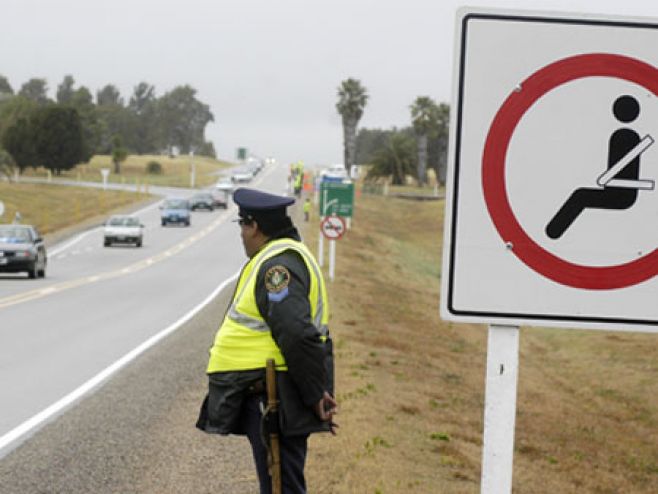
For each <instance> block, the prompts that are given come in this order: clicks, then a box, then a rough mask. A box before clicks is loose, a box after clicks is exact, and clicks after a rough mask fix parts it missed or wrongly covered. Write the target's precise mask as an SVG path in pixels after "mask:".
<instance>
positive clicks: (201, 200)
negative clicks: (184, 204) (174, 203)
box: [190, 192, 215, 211]
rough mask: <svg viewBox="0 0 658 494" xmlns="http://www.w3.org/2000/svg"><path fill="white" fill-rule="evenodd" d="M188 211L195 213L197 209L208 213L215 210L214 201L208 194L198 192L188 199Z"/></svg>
mask: <svg viewBox="0 0 658 494" xmlns="http://www.w3.org/2000/svg"><path fill="white" fill-rule="evenodd" d="M190 209H191V210H192V211H196V210H197V209H207V210H209V211H214V210H215V199H214V198H213V196H212V194H211V193H210V192H199V193H197V194H194V195H193V196H192V198H191V199H190Z"/></svg>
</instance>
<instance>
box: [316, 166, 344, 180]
mask: <svg viewBox="0 0 658 494" xmlns="http://www.w3.org/2000/svg"><path fill="white" fill-rule="evenodd" d="M320 176H321V177H322V178H324V177H327V178H329V179H334V180H337V179H344V178H348V176H347V170H346V169H345V166H344V165H343V164H342V163H339V164H335V165H330V166H329V167H328V168H325V169H324V170H322V171H321V172H320Z"/></svg>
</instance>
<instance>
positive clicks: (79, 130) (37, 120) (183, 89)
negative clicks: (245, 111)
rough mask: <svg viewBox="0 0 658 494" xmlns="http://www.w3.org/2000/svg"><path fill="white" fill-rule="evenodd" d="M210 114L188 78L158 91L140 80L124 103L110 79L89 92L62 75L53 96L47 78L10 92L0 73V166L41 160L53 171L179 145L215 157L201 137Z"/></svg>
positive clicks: (168, 150)
mask: <svg viewBox="0 0 658 494" xmlns="http://www.w3.org/2000/svg"><path fill="white" fill-rule="evenodd" d="M213 121H214V116H213V114H212V112H211V111H210V107H209V106H208V105H207V104H204V103H203V102H201V101H199V99H198V98H197V96H196V90H195V89H194V88H192V87H191V86H189V85H183V86H177V87H175V88H174V89H172V90H171V91H168V92H166V93H165V94H163V95H161V96H158V95H157V94H156V90H155V86H153V85H151V84H149V83H147V82H140V83H139V84H137V85H136V86H135V87H134V89H133V93H132V95H131V96H130V98H129V99H128V101H127V102H126V101H125V100H124V98H123V97H122V96H121V94H120V92H119V90H118V89H117V88H116V86H114V85H113V84H107V85H106V86H104V87H103V88H101V89H100V90H98V91H97V92H96V95H95V98H94V96H93V95H92V93H91V91H90V90H89V89H88V88H87V87H85V86H78V87H76V84H75V80H74V78H73V77H72V76H71V75H67V76H65V77H64V79H63V80H62V82H61V83H60V84H59V85H58V86H57V91H56V96H55V99H54V100H52V99H50V98H49V97H48V83H47V81H46V79H39V78H32V79H30V80H29V81H27V82H25V83H24V84H23V85H22V86H21V87H20V89H19V90H18V91H16V92H15V91H14V89H13V88H12V86H11V84H10V83H9V81H8V80H7V78H6V77H4V76H2V75H0V168H2V169H7V168H9V167H11V166H15V167H17V168H18V170H19V171H20V172H22V171H23V170H24V169H25V168H26V167H38V166H44V167H46V168H48V169H50V170H52V171H53V172H55V173H59V172H60V171H62V170H68V169H71V168H72V167H74V166H75V165H76V164H78V163H83V162H87V161H89V159H90V158H91V157H92V156H93V155H95V154H110V155H113V156H114V157H121V156H125V155H126V154H127V153H130V154H165V153H168V154H170V155H171V154H174V152H175V151H177V152H179V153H184V154H187V153H189V152H195V153H196V154H200V155H204V156H210V157H213V158H214V157H216V155H215V149H214V146H213V144H212V142H210V141H207V140H206V139H205V137H204V133H205V128H206V125H207V124H208V123H210V122H213ZM117 167H118V162H116V161H115V168H117ZM0 171H2V170H0ZM115 171H117V172H119V171H120V170H115Z"/></svg>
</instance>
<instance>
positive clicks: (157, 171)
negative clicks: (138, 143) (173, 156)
mask: <svg viewBox="0 0 658 494" xmlns="http://www.w3.org/2000/svg"><path fill="white" fill-rule="evenodd" d="M146 171H147V173H148V174H149V175H162V165H161V164H160V163H158V162H157V161H149V162H148V164H147V165H146Z"/></svg>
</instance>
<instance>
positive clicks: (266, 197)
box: [233, 188, 295, 236]
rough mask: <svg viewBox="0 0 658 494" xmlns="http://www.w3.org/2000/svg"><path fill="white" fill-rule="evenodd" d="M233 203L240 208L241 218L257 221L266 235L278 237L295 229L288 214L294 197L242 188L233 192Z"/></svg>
mask: <svg viewBox="0 0 658 494" xmlns="http://www.w3.org/2000/svg"><path fill="white" fill-rule="evenodd" d="M233 201H235V203H236V204H237V205H238V206H239V207H240V211H239V213H238V214H239V215H240V217H242V218H245V219H249V220H255V221H256V222H257V223H258V228H259V229H260V230H261V231H262V232H263V233H265V234H266V235H269V236H273V235H277V234H279V233H281V232H283V231H286V230H289V229H290V228H292V227H293V224H292V220H291V219H290V217H289V216H288V215H287V214H286V208H287V207H288V206H290V205H291V204H293V203H294V202H295V199H294V198H293V197H286V196H277V195H274V194H268V193H267V192H261V191H259V190H254V189H245V188H240V189H236V190H235V192H233Z"/></svg>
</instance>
